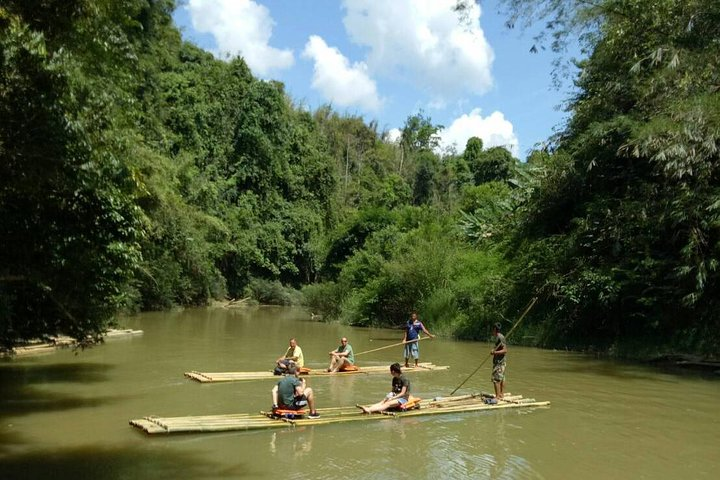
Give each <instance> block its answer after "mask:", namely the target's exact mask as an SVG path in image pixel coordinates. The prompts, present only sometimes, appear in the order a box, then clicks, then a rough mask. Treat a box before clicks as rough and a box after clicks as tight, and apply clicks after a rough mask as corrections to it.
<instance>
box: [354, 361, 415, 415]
mask: <svg viewBox="0 0 720 480" xmlns="http://www.w3.org/2000/svg"><path fill="white" fill-rule="evenodd" d="M390 375H392V377H393V379H392V391H391V392H390V393H388V394H387V395H386V396H385V398H383V399H382V400H381V401H379V402H378V403H376V404H373V405H370V406H369V407H365V406H362V405H356V407H358V408H359V409H361V410H362V411H363V413H373V412H383V411H385V410H388V409H390V408H396V407H401V406H402V405H404V404H406V403H407V402H408V400H409V399H410V380H408V378H407V377H406V376H405V375H403V373H402V369H401V368H400V364H399V363H393V364H392V365H390Z"/></svg>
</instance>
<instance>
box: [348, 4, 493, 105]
mask: <svg viewBox="0 0 720 480" xmlns="http://www.w3.org/2000/svg"><path fill="white" fill-rule="evenodd" d="M468 4H469V7H468V9H467V10H466V12H465V14H466V17H465V18H464V19H463V20H462V21H461V20H460V18H459V16H458V13H456V12H453V10H452V8H453V7H454V6H455V5H456V0H392V1H389V2H380V1H377V0H344V1H343V6H344V8H345V10H346V14H345V18H344V19H343V22H344V24H345V29H346V30H347V32H348V35H349V37H350V40H351V41H353V42H354V43H356V44H358V45H363V46H366V47H368V48H369V50H370V51H369V53H368V57H367V64H368V66H369V68H370V69H371V70H372V71H373V72H376V73H378V74H382V75H388V76H399V77H400V78H403V79H404V80H406V81H410V82H413V83H417V84H418V85H419V86H420V87H421V88H424V89H426V90H428V91H430V93H431V94H432V95H433V96H434V97H436V101H440V100H441V99H444V98H455V97H458V96H461V95H463V94H467V93H470V94H482V93H485V92H487V91H488V90H489V89H490V88H491V87H492V75H491V72H490V69H491V66H492V62H493V59H494V54H493V51H492V48H491V47H490V45H489V44H488V42H487V40H486V39H485V35H484V33H483V31H482V29H481V27H480V13H481V12H480V6H479V5H477V3H475V2H468Z"/></svg>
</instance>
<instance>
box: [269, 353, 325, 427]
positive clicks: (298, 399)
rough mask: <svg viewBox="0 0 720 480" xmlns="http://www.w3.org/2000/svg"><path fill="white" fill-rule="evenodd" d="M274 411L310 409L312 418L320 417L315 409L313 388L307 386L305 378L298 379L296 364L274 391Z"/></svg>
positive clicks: (289, 368)
mask: <svg viewBox="0 0 720 480" xmlns="http://www.w3.org/2000/svg"><path fill="white" fill-rule="evenodd" d="M272 402H273V405H272V409H273V412H275V411H276V410H278V409H281V410H302V409H303V408H305V407H310V418H318V417H320V415H319V414H318V412H317V410H316V409H315V395H314V393H313V390H312V388H310V387H308V386H306V384H305V379H304V378H302V379H301V378H298V371H297V368H296V367H295V365H294V364H292V365H290V366H289V367H288V369H287V375H285V376H284V377H283V378H282V379H281V380H280V381H279V382H278V383H277V385H275V386H274V387H273V389H272Z"/></svg>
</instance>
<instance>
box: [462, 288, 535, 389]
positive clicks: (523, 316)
mask: <svg viewBox="0 0 720 480" xmlns="http://www.w3.org/2000/svg"><path fill="white" fill-rule="evenodd" d="M535 302H537V297H533V299H532V300H531V301H530V304H529V305H528V307H527V308H526V309H525V311H524V312H523V314H522V315H520V318H519V319H518V321H517V322H515V325H513V327H512V328H511V329H510V331H509V332H508V334H507V335H505V338H508V337H509V336H510V334H512V332H513V330H515V328H516V327H517V326H518V325H520V322H522V320H523V318H525V315H527V314H528V312H530V309H531V308H532V307H533V305H535ZM491 356H492V353H491V354H490V355H489V356H487V357H485V360H483V361H482V363H480V365H478V367H477V368H476V369H475V370H474V371H473V372H472V373H471V374H470V375H468V377H467V378H466V379H465V380H463V381H462V383H461V384H460V385H458V386H457V387H455V390H453V391H452V392H450V395H451V396H452V395H453V394H454V393H455V392H457V391H458V390H459V389H460V387H462V386H463V385H465V382H467V381H468V380H470V378H471V377H472V376H473V375H475V374H476V373H477V372H478V370H480V369H481V368H482V366H483V365H485V362H487V361H488V359H489V358H490V357H491Z"/></svg>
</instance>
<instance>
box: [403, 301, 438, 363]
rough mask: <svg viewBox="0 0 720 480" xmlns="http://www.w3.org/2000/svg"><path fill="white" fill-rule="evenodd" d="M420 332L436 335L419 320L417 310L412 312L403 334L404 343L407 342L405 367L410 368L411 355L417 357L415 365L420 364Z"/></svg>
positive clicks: (431, 336) (431, 335) (433, 336)
mask: <svg viewBox="0 0 720 480" xmlns="http://www.w3.org/2000/svg"><path fill="white" fill-rule="evenodd" d="M420 332H425V335H427V336H428V337H430V338H435V335H433V334H431V333H430V332H428V331H427V328H425V325H423V323H422V322H421V321H420V320H418V315H417V312H412V315H411V316H410V320H408V322H407V324H406V325H405V335H404V336H403V343H404V344H405V368H408V367H409V366H410V365H409V363H408V362H409V361H410V357H412V358H414V359H415V367H417V366H418V362H419V360H420V345H418V344H419V343H420Z"/></svg>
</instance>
